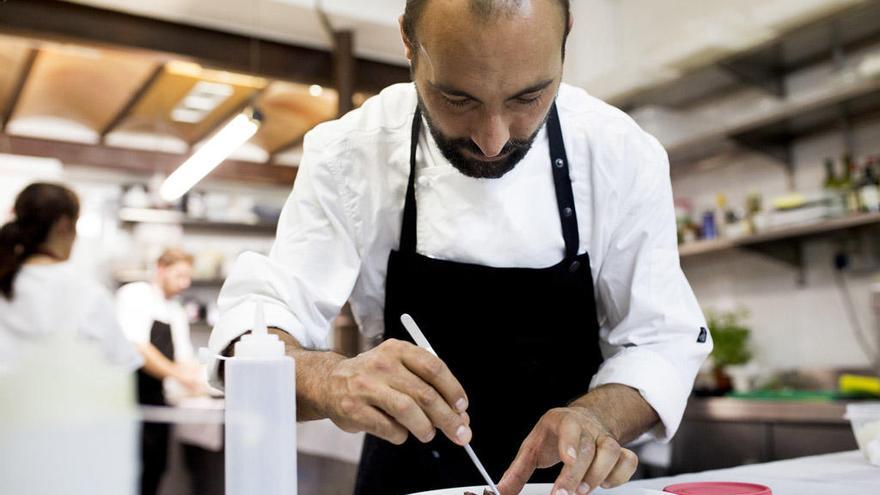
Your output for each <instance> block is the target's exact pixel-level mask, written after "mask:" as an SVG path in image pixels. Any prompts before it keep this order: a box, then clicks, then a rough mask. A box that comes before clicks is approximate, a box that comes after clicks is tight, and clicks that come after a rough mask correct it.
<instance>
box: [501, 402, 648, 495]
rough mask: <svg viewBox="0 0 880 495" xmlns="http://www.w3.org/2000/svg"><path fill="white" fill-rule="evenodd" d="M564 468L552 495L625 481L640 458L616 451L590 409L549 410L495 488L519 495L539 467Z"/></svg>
mask: <svg viewBox="0 0 880 495" xmlns="http://www.w3.org/2000/svg"><path fill="white" fill-rule="evenodd" d="M560 461H561V462H563V463H564V466H563V468H562V472H561V473H560V474H559V478H557V479H556V483H555V484H554V485H553V491H552V492H551V494H552V495H572V494H575V493H577V494H581V495H583V494H586V493H589V492H591V491H592V490H593V489H595V488H596V487H599V486H602V487H603V488H611V487H615V486H618V485H620V484H622V483H625V482H627V481H628V480H629V479H630V477H632V475H633V473H634V472H635V470H636V466H638V458H637V457H636V455H635V454H634V453H633V452H632V451H630V450H627V449H624V448H622V447H621V446H620V443H619V442H618V441H617V440H616V439H615V437H614V435H613V434H612V433H611V431H609V429H608V428H607V427H606V426H605V425H603V424H602V422H601V421H600V420H599V418H598V417H597V416H596V415H595V414H593V413H592V412H591V411H590V410H589V409H588V408H586V407H582V406H572V407H561V408H558V409H552V410H550V411H549V412H548V413H546V414H545V415H544V416H543V417H542V418H541V419H540V420H539V421H538V424H537V425H536V426H535V428H534V429H533V430H532V432H531V433H530V434H529V436H528V437H527V438H526V440H525V442H523V444H522V446H521V447H520V449H519V453H517V455H516V459H514V461H513V464H511V466H510V468H509V469H508V470H507V472H505V473H504V476H503V477H502V478H501V482H500V483H499V484H498V489H499V490H501V493H503V494H505V495H515V494H518V493H519V492H520V491H521V490H522V489H523V487H524V486H525V485H526V483H527V482H528V480H529V478H531V476H532V473H533V472H534V471H535V469H537V468H547V467H550V466H553V465H555V464H556V463H558V462H560Z"/></svg>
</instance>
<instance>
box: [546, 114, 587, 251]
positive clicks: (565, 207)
mask: <svg viewBox="0 0 880 495" xmlns="http://www.w3.org/2000/svg"><path fill="white" fill-rule="evenodd" d="M547 136H548V139H549V141H550V163H551V167H552V168H553V186H554V187H555V188H556V206H557V207H558V208H559V220H560V221H561V222H562V237H563V238H564V239H565V257H566V258H569V259H571V258H574V257H576V256H577V251H578V246H579V245H580V237H579V235H578V223H577V213H576V212H575V207H574V193H572V191H571V177H570V175H569V172H568V157H567V156H566V153H565V143H564V142H563V140H562V126H561V125H560V123H559V112H558V111H557V110H556V103H555V102H554V103H553V107H552V108H551V109H550V116H549V117H548V119H547Z"/></svg>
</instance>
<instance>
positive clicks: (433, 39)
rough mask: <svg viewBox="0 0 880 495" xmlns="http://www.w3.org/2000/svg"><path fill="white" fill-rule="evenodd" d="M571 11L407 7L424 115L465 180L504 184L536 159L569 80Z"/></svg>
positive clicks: (515, 2)
mask: <svg viewBox="0 0 880 495" xmlns="http://www.w3.org/2000/svg"><path fill="white" fill-rule="evenodd" d="M567 5H568V2H567V0H408V1H407V4H406V9H407V10H406V14H405V15H404V16H403V17H401V19H400V28H401V32H402V35H403V41H404V44H405V46H406V53H407V58H408V59H409V60H410V65H411V68H412V77H413V81H414V82H415V86H416V91H417V92H418V95H419V107H420V108H421V110H422V115H423V116H424V117H425V120H426V122H427V124H428V128H429V130H430V131H431V135H432V136H433V137H434V140H435V141H436V143H437V145H438V147H439V149H440V151H441V152H442V153H443V155H444V157H446V159H447V160H448V161H449V162H450V163H451V164H452V165H453V166H454V167H455V168H457V169H458V170H459V171H461V172H462V173H464V174H465V175H468V176H471V177H475V178H497V177H501V176H502V175H504V174H505V173H507V172H508V171H510V170H512V169H513V167H514V166H515V165H516V164H517V163H518V162H519V161H520V160H522V159H523V158H524V157H525V155H526V154H527V153H528V151H529V149H530V147H531V144H532V142H533V141H534V140H535V138H536V136H537V134H538V131H539V130H540V129H541V127H542V125H543V123H544V121H545V120H546V118H547V115H548V113H549V111H550V108H551V106H552V104H553V101H554V100H555V98H556V93H557V91H558V89H559V84H560V82H561V80H562V69H563V57H562V56H561V55H562V47H563V46H564V43H565V35H566V33H567V31H568V26H570V25H571V24H570V22H569V21H567V19H568V15H567ZM561 7H565V10H564V9H563V8H561Z"/></svg>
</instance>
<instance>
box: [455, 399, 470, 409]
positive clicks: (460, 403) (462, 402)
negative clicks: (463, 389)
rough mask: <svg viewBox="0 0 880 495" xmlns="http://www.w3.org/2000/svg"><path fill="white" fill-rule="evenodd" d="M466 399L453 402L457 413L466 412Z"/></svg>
mask: <svg viewBox="0 0 880 495" xmlns="http://www.w3.org/2000/svg"><path fill="white" fill-rule="evenodd" d="M467 406H468V403H467V399H465V398H461V399H458V401H456V402H455V408H456V409H458V412H465V411H466V410H467Z"/></svg>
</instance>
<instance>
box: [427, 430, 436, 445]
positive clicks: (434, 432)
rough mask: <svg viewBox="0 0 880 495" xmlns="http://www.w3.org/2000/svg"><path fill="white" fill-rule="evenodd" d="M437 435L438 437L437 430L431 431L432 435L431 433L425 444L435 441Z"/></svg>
mask: <svg viewBox="0 0 880 495" xmlns="http://www.w3.org/2000/svg"><path fill="white" fill-rule="evenodd" d="M435 435H437V430H431V433H429V434H428V436H426V437H425V443H428V442H430V441H431V440H433V439H434V436H435Z"/></svg>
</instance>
